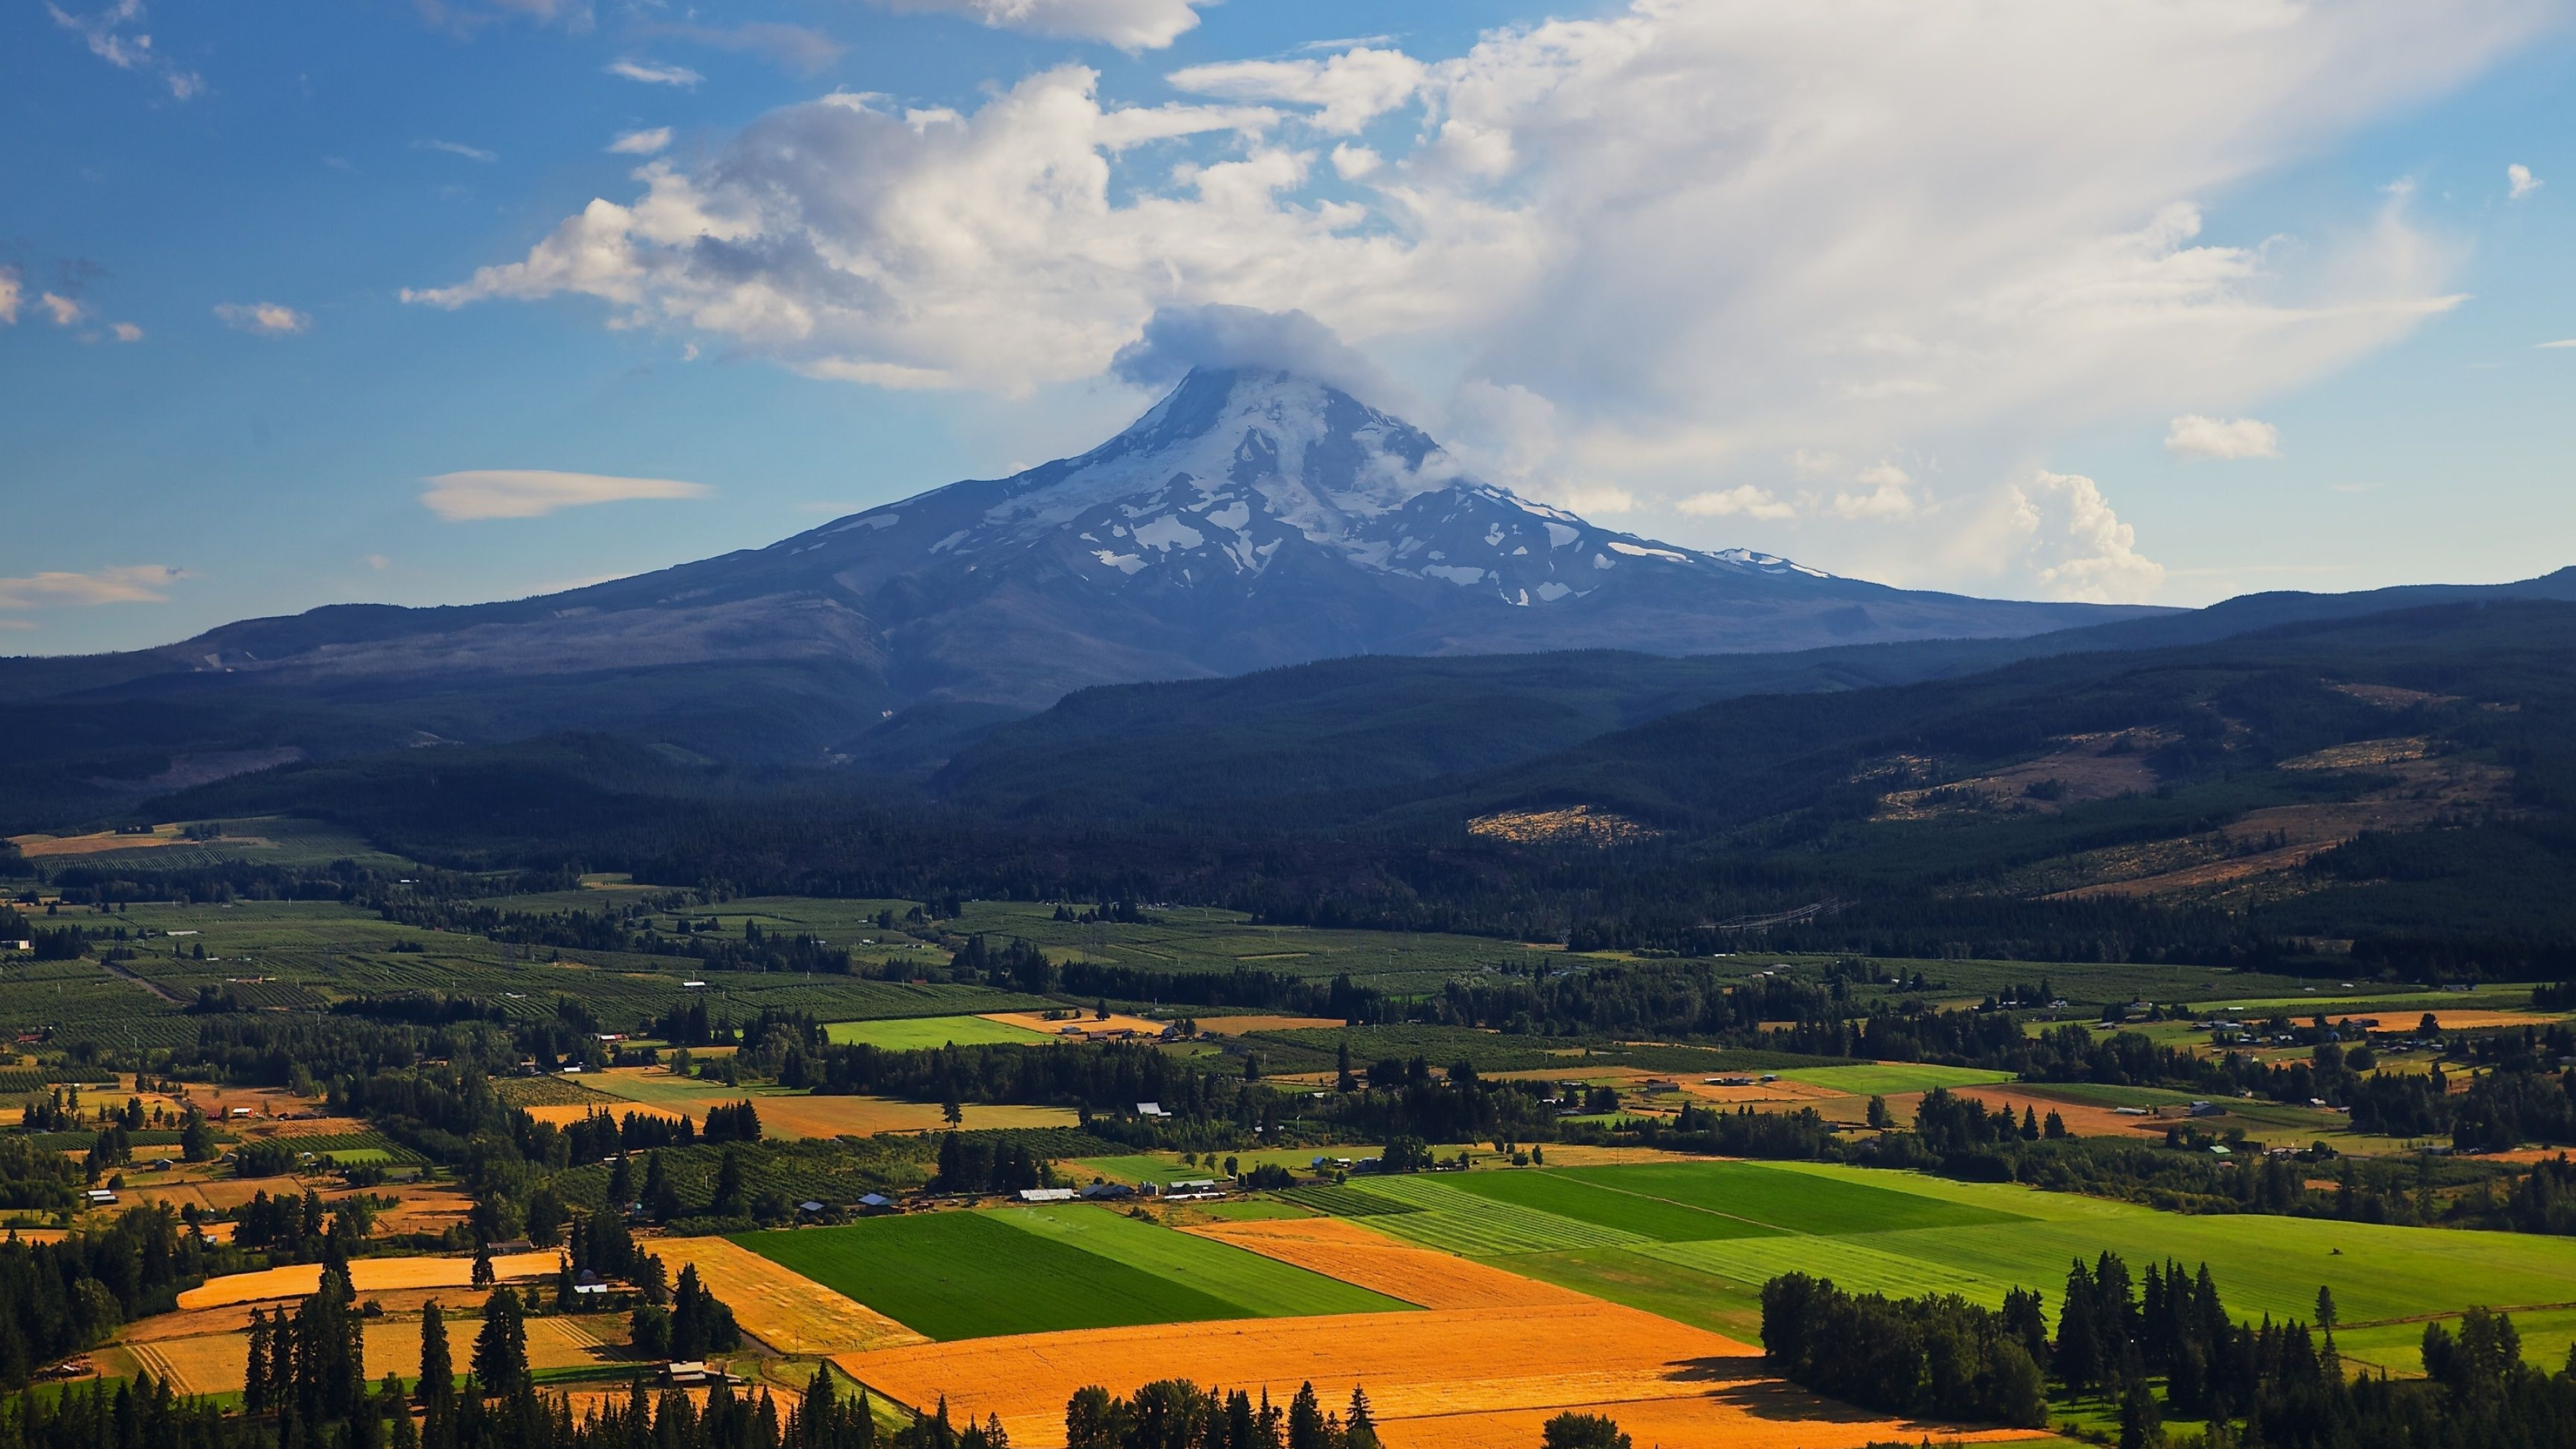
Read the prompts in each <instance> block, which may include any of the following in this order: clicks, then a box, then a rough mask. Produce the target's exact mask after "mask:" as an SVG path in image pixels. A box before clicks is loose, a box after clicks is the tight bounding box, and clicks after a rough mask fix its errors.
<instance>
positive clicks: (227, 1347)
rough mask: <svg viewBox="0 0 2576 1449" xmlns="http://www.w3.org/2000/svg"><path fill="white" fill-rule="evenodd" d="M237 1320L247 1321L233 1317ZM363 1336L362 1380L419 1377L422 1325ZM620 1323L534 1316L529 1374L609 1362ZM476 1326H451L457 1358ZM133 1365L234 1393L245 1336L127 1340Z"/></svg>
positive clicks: (386, 1325) (200, 1390)
mask: <svg viewBox="0 0 2576 1449" xmlns="http://www.w3.org/2000/svg"><path fill="white" fill-rule="evenodd" d="M234 1317H235V1318H236V1319H246V1317H247V1315H245V1314H240V1313H236V1314H235V1315H234ZM363 1331H364V1333H365V1335H366V1355H367V1374H368V1377H370V1378H382V1377H384V1375H385V1374H386V1373H387V1372H388V1371H392V1372H397V1373H401V1374H403V1375H405V1376H406V1377H408V1376H410V1375H412V1374H416V1373H418V1372H419V1371H420V1319H419V1318H417V1317H404V1318H379V1319H374V1320H371V1321H369V1322H368V1323H367V1324H366V1325H365V1327H364V1330H363ZM619 1332H620V1328H619V1322H618V1320H616V1319H615V1318H614V1317H612V1316H609V1315H600V1316H598V1317H596V1318H572V1317H562V1318H531V1319H529V1320H528V1366H529V1367H530V1368H573V1367H577V1366H580V1365H584V1364H593V1363H602V1362H606V1361H607V1360H608V1359H609V1358H611V1357H612V1356H613V1354H612V1351H611V1347H610V1345H609V1344H606V1343H603V1342H602V1341H601V1336H602V1334H608V1335H612V1336H614V1335H617V1334H618V1333H619ZM473 1337H474V1323H473V1321H472V1320H471V1319H470V1318H468V1319H465V1320H464V1321H462V1322H458V1321H455V1320H451V1321H450V1323H449V1326H448V1343H449V1345H450V1349H451V1351H452V1352H454V1353H456V1354H457V1355H458V1357H459V1359H460V1367H461V1360H462V1358H463V1356H464V1354H465V1353H466V1351H467V1350H468V1348H469V1346H470V1345H471V1344H472V1343H473ZM124 1349H125V1351H126V1353H127V1354H129V1355H130V1356H132V1358H133V1359H134V1362H135V1365H136V1366H137V1367H139V1368H143V1369H147V1370H149V1371H151V1372H152V1373H153V1374H154V1375H156V1376H158V1377H160V1378H164V1379H167V1380H169V1382H170V1386H171V1387H172V1388H174V1389H176V1390H178V1391H179V1392H180V1393H183V1394H222V1393H234V1392H238V1391H239V1390H240V1388H241V1386H242V1376H243V1373H244V1371H245V1370H246V1369H247V1368H248V1367H249V1363H250V1335H249V1334H248V1333H247V1332H243V1331H241V1330H238V1329H236V1330H235V1331H233V1332H229V1333H201V1334H195V1335H192V1336H190V1337H186V1338H154V1339H137V1340H129V1341H128V1342H127V1343H125V1344H124Z"/></svg>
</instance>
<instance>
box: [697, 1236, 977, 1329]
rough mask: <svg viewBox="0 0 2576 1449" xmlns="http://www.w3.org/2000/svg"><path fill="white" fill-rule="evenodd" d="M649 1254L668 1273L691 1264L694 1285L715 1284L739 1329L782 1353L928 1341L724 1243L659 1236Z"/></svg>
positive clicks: (862, 1306)
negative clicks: (739, 1325)
mask: <svg viewBox="0 0 2576 1449" xmlns="http://www.w3.org/2000/svg"><path fill="white" fill-rule="evenodd" d="M652 1251H653V1253H654V1255H655V1256H657V1257H659V1258H661V1259H662V1261H663V1263H664V1264H665V1265H667V1266H668V1267H669V1269H670V1270H671V1273H672V1274H673V1275H674V1276H677V1275H678V1273H679V1271H680V1269H681V1268H682V1267H694V1268H696V1269H697V1270H698V1281H699V1282H702V1283H710V1284H716V1285H720V1287H721V1290H722V1296H723V1298H724V1301H725V1302H726V1303H727V1304H729V1305H731V1307H732V1308H733V1312H734V1318H735V1320H736V1321H737V1322H739V1323H740V1324H741V1325H742V1328H743V1331H744V1332H746V1333H749V1334H751V1335H753V1336H754V1337H756V1338H758V1339H760V1340H761V1341H762V1342H763V1343H766V1344H768V1345H769V1346H770V1347H772V1348H774V1349H777V1350H779V1351H780V1352H782V1353H848V1352H851V1351H853V1350H856V1349H867V1348H886V1347H890V1346H892V1345H895V1344H900V1343H922V1342H926V1341H927V1340H925V1339H924V1338H923V1337H922V1336H921V1335H920V1334H918V1333H915V1332H913V1331H912V1330H911V1329H909V1328H906V1327H904V1326H903V1325H902V1324H900V1323H897V1322H895V1321H894V1320H893V1319H891V1318H888V1317H886V1316H885V1315H884V1314H882V1313H878V1312H876V1311H875V1310H874V1309H871V1308H869V1307H868V1306H867V1305H865V1304H863V1303H860V1302H858V1301H856V1300H855V1299H852V1298H850V1297H848V1296H847V1295H845V1294H840V1293H834V1292H831V1291H830V1290H828V1289H825V1288H822V1287H820V1286H818V1285H817V1284H816V1283H815V1282H814V1281H813V1280H812V1279H810V1278H807V1277H805V1276H803V1275H802V1274H799V1273H793V1272H790V1271H788V1270H787V1269H786V1268H784V1267H781V1266H780V1265H779V1264H777V1263H774V1262H771V1261H770V1260H769V1259H767V1258H764V1257H762V1256H760V1255H759V1254H758V1253H754V1252H752V1251H751V1250H749V1249H747V1248H745V1247H743V1246H742V1245H741V1244H739V1243H736V1242H734V1241H732V1240H731V1239H728V1238H663V1239H661V1240H659V1241H658V1242H655V1243H654V1244H653V1245H652Z"/></svg>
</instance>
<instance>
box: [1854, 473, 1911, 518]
mask: <svg viewBox="0 0 2576 1449" xmlns="http://www.w3.org/2000/svg"><path fill="white" fill-rule="evenodd" d="M1852 481H1853V482H1855V483H1858V484H1861V485H1862V486H1864V487H1866V488H1868V489H1869V490H1870V491H1868V492H1867V493H1836V494H1835V495H1834V516H1835V517H1836V518H1843V519H1864V518H1865V519H1885V518H1911V517H1913V516H1914V510H1915V508H1916V506H1917V505H1916V503H1915V498H1914V493H1913V487H1914V478H1913V475H1911V474H1909V473H1907V472H1906V471H1905V470H1904V469H1902V468H1899V467H1897V466H1896V465H1895V464H1894V463H1889V462H1884V461H1882V462H1877V463H1873V464H1871V465H1870V466H1868V467H1866V468H1863V469H1861V470H1860V471H1859V472H1858V473H1855V474H1853V475H1852Z"/></svg>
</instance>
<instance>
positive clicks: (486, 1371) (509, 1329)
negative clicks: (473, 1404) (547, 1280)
mask: <svg viewBox="0 0 2576 1449" xmlns="http://www.w3.org/2000/svg"><path fill="white" fill-rule="evenodd" d="M474 1377H475V1378H476V1379H477V1380H478V1381H479V1382H480V1383H481V1385H482V1389H483V1392H484V1393H485V1394H487V1395H497V1396H501V1397H508V1396H510V1395H513V1394H516V1393H518V1392H519V1390H520V1389H522V1388H524V1387H526V1386H527V1382H528V1326H527V1322H526V1313H525V1311H524V1310H523V1309H521V1308H520V1306H519V1295H518V1294H516V1293H513V1292H511V1291H510V1290H508V1289H506V1288H496V1289H494V1290H493V1291H492V1296H491V1297H489V1298H487V1299H485V1300H484V1302H483V1329H482V1331H481V1332H480V1333H477V1334H476V1335H475V1336H474Z"/></svg>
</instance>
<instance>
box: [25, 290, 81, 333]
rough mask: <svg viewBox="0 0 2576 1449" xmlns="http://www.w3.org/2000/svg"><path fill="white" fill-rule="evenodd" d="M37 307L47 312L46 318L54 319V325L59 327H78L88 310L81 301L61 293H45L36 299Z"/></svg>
mask: <svg viewBox="0 0 2576 1449" xmlns="http://www.w3.org/2000/svg"><path fill="white" fill-rule="evenodd" d="M36 305H37V306H39V307H41V308H43V309H44V310H45V315H46V316H48V317H51V318H53V319H54V325H55V326H57V327H72V326H77V325H78V324H79V322H80V319H81V317H82V315H83V314H84V313H85V312H86V311H87V310H88V309H87V308H85V307H83V306H81V304H80V299H78V298H76V297H66V296H63V295H62V294H61V293H59V292H47V293H44V294H43V295H41V296H39V297H37V298H36Z"/></svg>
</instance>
